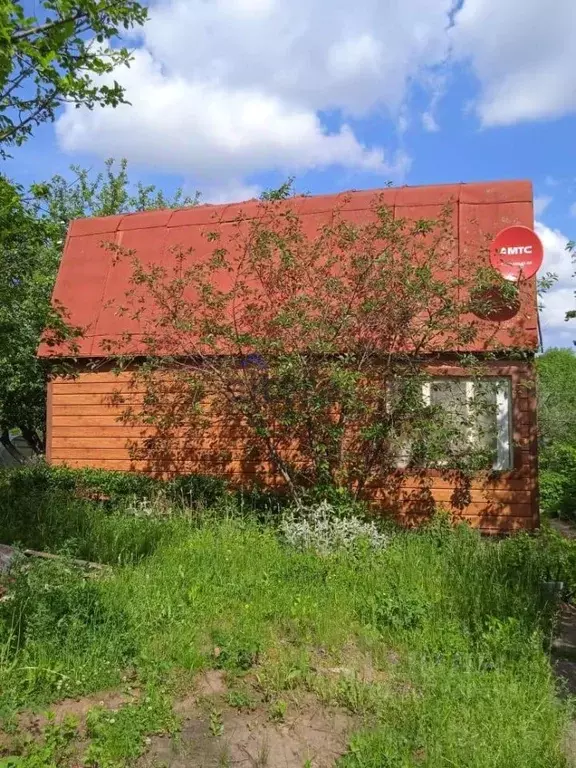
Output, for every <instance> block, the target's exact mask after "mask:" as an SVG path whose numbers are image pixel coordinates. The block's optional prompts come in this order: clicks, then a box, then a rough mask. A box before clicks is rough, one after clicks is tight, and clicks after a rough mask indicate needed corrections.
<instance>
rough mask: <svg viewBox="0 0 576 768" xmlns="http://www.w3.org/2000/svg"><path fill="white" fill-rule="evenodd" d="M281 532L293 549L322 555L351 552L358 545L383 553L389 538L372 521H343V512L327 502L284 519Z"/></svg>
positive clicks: (348, 518)
mask: <svg viewBox="0 0 576 768" xmlns="http://www.w3.org/2000/svg"><path fill="white" fill-rule="evenodd" d="M348 511H350V510H348ZM280 531H281V534H282V536H283V537H284V540H285V541H286V542H287V543H288V544H290V545H291V546H293V547H296V548H298V549H313V550H315V551H316V552H318V553H319V554H322V555H326V554H329V553H330V552H335V551H338V550H342V549H344V550H350V549H353V548H354V547H356V546H358V545H359V544H365V545H367V546H368V547H369V548H372V549H383V548H384V547H385V546H386V544H387V543H388V537H387V536H386V535H384V534H383V533H381V532H380V531H379V530H378V528H377V527H376V524H375V523H374V522H373V521H370V522H368V521H365V520H363V519H361V518H360V517H357V516H354V515H350V516H348V517H343V516H342V509H341V508H339V507H336V506H334V505H333V504H330V502H328V501H322V502H320V503H319V504H316V505H313V506H310V507H303V508H301V509H299V510H298V511H297V512H296V513H294V512H291V513H289V514H287V515H285V516H284V517H283V518H282V521H281V523H280Z"/></svg>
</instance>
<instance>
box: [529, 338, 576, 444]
mask: <svg viewBox="0 0 576 768" xmlns="http://www.w3.org/2000/svg"><path fill="white" fill-rule="evenodd" d="M536 371H537V375H538V427H539V432H540V442H541V446H542V447H543V448H544V449H546V448H547V447H548V446H549V445H552V444H554V443H564V444H566V445H576V355H575V354H574V352H573V351H572V350H570V349H555V348H552V349H548V350H546V352H545V353H544V354H543V355H539V356H538V357H537V358H536Z"/></svg>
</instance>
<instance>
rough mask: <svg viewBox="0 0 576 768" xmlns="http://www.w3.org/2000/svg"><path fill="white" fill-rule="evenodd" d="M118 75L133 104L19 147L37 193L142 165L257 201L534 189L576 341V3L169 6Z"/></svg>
mask: <svg viewBox="0 0 576 768" xmlns="http://www.w3.org/2000/svg"><path fill="white" fill-rule="evenodd" d="M129 42H130V44H131V45H133V46H134V49H135V52H134V61H133V63H132V66H131V67H130V69H123V70H121V71H120V72H118V73H117V75H116V77H117V79H118V80H119V81H120V82H121V83H122V84H123V85H124V86H125V87H126V91H127V96H128V98H129V99H130V101H131V102H132V106H131V107H122V108H119V109H117V110H99V109H97V110H94V111H93V112H88V111H85V110H76V109H73V108H69V109H68V108H67V109H66V110H65V111H63V112H62V114H61V115H60V116H59V118H58V120H57V122H56V124H55V125H49V126H43V127H42V128H41V129H39V130H37V132H36V133H35V136H34V138H33V139H32V140H30V141H29V142H28V143H27V144H26V145H25V146H24V147H22V148H19V149H17V150H16V151H15V152H14V159H13V160H12V161H9V163H8V167H7V171H8V172H9V173H10V174H11V175H12V176H14V177H15V178H17V179H18V180H19V181H21V182H23V183H29V182H32V181H37V180H41V179H46V178H48V177H50V176H51V175H52V174H54V173H63V174H65V173H66V169H67V167H68V166H69V164H70V163H80V164H82V165H86V166H90V167H94V168H95V169H96V168H99V167H100V166H101V163H102V161H103V159H105V158H107V157H116V158H120V157H126V158H127V159H128V160H129V162H130V166H131V169H132V173H131V175H132V176H133V177H134V178H135V179H140V180H143V181H145V182H154V183H156V184H158V185H159V186H161V187H163V188H166V189H170V188H174V187H177V186H180V185H182V186H183V187H184V188H185V189H186V190H187V191H189V192H191V191H194V190H196V189H198V190H200V191H201V192H202V193H203V196H204V199H205V200H208V201H224V200H235V199H238V200H241V199H246V198H248V197H252V196H254V195H256V194H258V192H259V191H261V189H262V188H266V187H270V186H275V185H278V184H279V183H281V182H282V181H283V180H285V179H286V177H287V176H289V175H294V176H296V186H297V188H298V189H299V190H300V191H306V192H310V193H319V192H326V191H337V190H341V189H350V188H356V189H358V188H369V187H378V186H383V185H384V184H385V183H386V182H388V181H391V182H393V183H395V184H404V183H407V184H432V183H443V182H454V181H479V180H487V179H513V178H529V179H531V180H532V181H533V183H534V190H535V196H536V202H537V221H538V224H537V230H538V232H539V234H540V236H541V238H542V240H543V242H544V245H545V249H546V264H545V267H544V269H545V270H546V269H551V270H552V271H554V272H556V274H558V276H559V281H558V283H557V284H556V286H555V287H554V290H553V291H552V292H551V293H550V294H549V295H548V296H547V297H546V298H545V300H544V303H545V308H544V311H543V313H542V326H543V331H544V337H545V342H546V343H547V344H548V345H551V344H560V345H567V346H570V345H572V340H573V339H575V338H576V327H571V324H566V323H565V322H564V319H563V317H564V312H565V311H566V310H567V309H572V308H574V305H575V301H574V293H573V289H574V286H575V285H576V280H574V279H572V271H573V269H572V265H571V263H570V259H569V256H568V254H567V253H566V252H565V250H564V248H565V244H566V242H567V240H569V239H572V238H575V239H576V142H575V137H576V78H575V77H574V74H573V72H574V67H575V66H576V2H574V0H554V2H552V3H544V2H542V0H522V2H520V0H506V2H504V3H503V2H502V0H463V2H462V0H459V2H454V0H387V2H384V0H354V2H352V1H351V0H153V2H151V4H150V20H149V22H148V23H147V25H146V26H145V28H144V29H143V30H140V31H139V32H138V33H133V35H132V37H131V39H130V41H129Z"/></svg>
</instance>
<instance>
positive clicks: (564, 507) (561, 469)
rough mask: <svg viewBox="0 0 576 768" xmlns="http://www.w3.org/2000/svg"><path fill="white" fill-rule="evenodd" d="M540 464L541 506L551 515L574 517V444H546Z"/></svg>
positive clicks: (575, 480) (575, 479) (575, 461)
mask: <svg viewBox="0 0 576 768" xmlns="http://www.w3.org/2000/svg"><path fill="white" fill-rule="evenodd" d="M540 464H541V469H540V497H541V503H542V508H543V509H544V510H545V511H546V512H548V513H550V514H552V515H559V516H560V517H566V518H572V519H576V445H574V444H565V443H553V444H552V445H549V446H547V447H546V448H545V449H544V451H543V452H542V455H541V460H540Z"/></svg>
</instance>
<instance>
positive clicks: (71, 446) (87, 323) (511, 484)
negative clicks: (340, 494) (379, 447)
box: [39, 181, 539, 533]
mask: <svg viewBox="0 0 576 768" xmlns="http://www.w3.org/2000/svg"><path fill="white" fill-rule="evenodd" d="M373 195H374V191H372V192H352V193H347V195H346V197H345V198H344V197H343V196H342V195H329V196H319V197H304V198H298V199H297V201H296V202H294V201H292V202H291V203H290V204H291V205H296V206H297V208H298V212H299V215H300V216H301V217H302V219H303V220H304V221H305V222H308V224H309V226H310V227H312V228H314V227H315V228H317V227H319V226H321V225H322V224H323V223H326V222H327V221H328V220H329V218H330V216H331V213H332V212H333V211H334V208H335V206H337V205H339V204H340V203H341V202H342V201H343V200H345V203H344V205H343V210H344V214H345V215H346V216H349V217H350V220H353V221H356V222H362V221H363V220H365V219H367V218H368V217H369V216H370V201H371V199H372V198H373ZM380 195H381V197H382V199H383V200H384V202H385V205H386V206H388V207H389V209H390V210H392V211H393V212H394V216H395V217H402V218H406V219H414V220H418V219H423V218H434V217H436V216H438V215H439V214H440V212H441V211H443V210H446V208H447V206H448V207H449V209H450V214H449V219H450V227H451V233H452V236H451V242H450V245H449V256H450V258H449V259H448V261H446V263H444V264H438V265H437V272H438V274H439V275H442V274H462V275H464V274H466V273H467V272H469V271H470V269H471V268H472V267H474V268H476V267H485V266H486V267H487V266H488V265H489V249H488V248H487V243H489V242H490V240H491V238H493V237H494V236H495V235H496V233H498V232H500V231H501V230H502V229H504V228H506V227H509V226H512V225H522V226H524V227H528V228H532V227H533V201H532V187H531V184H530V183H529V182H525V181H511V182H490V183H474V184H455V185H441V186H424V187H401V188H396V189H395V188H388V189H384V190H381V191H380ZM258 206H259V203H258V202H257V201H250V202H247V203H242V204H231V205H224V206H209V205H204V206H198V207H193V208H187V209H183V210H175V211H170V210H158V211H149V212H143V213H136V214H131V215H119V216H110V217H106V218H95V219H84V220H77V221H74V222H72V223H71V225H70V229H69V232H68V237H67V240H66V244H65V248H64V255H63V258H62V263H61V266H60V271H59V273H58V278H57V281H56V286H55V289H54V301H55V302H58V303H59V304H60V305H62V306H64V307H65V308H66V310H67V312H68V315H69V321H70V322H71V323H72V324H73V325H75V326H81V327H83V328H84V329H85V332H84V334H83V336H82V337H81V338H80V340H79V343H78V348H77V350H76V351H75V352H74V360H73V366H74V367H75V371H76V376H74V377H57V376H55V377H53V378H52V380H51V381H50V383H49V386H48V425H47V459H48V461H50V462H51V463H53V464H64V463H65V464H68V465H70V466H73V467H101V468H107V469H114V470H140V471H150V467H149V466H148V465H147V463H146V461H144V460H135V459H134V456H133V453H131V450H130V444H131V443H132V442H133V441H138V440H139V439H140V438H141V436H142V435H143V434H144V431H143V428H142V429H140V428H139V426H138V425H137V424H134V423H133V422H132V423H131V424H127V423H126V422H125V421H120V420H119V417H120V416H121V415H122V406H121V405H120V404H119V403H118V402H115V398H114V393H117V392H118V391H119V389H120V390H122V388H123V387H124V388H126V387H128V386H129V379H130V373H129V372H125V373H123V374H122V375H121V376H120V377H117V376H116V375H115V374H114V373H113V372H112V371H111V365H110V364H109V362H107V359H108V356H109V347H108V346H107V345H108V344H109V342H110V339H117V340H119V339H121V338H122V335H123V334H124V333H126V332H129V333H131V334H135V335H136V337H137V335H138V333H137V331H138V329H137V328H135V326H134V320H133V319H132V320H130V319H129V318H128V317H127V316H126V315H121V314H119V313H118V306H119V305H120V303H121V302H122V299H123V297H124V296H125V294H126V291H127V289H128V287H129V280H130V268H129V266H128V265H127V264H122V263H121V264H115V259H114V254H113V253H112V252H111V250H110V248H109V247H108V248H107V247H103V244H105V243H114V244H116V245H117V246H121V247H122V248H125V249H134V250H135V251H136V252H137V253H138V257H139V258H140V259H141V261H142V262H146V263H152V264H160V265H165V266H166V265H170V264H171V261H173V259H174V250H173V249H174V247H175V246H181V247H183V248H194V249H195V251H196V252H199V251H200V250H201V249H202V248H204V249H206V247H207V246H206V240H205V238H204V237H203V236H204V235H205V233H206V231H207V230H213V229H215V228H216V229H218V230H219V231H222V232H224V231H226V229H227V227H229V225H230V223H231V222H233V221H235V220H236V218H237V217H238V215H239V213H240V212H241V213H242V214H243V215H244V216H245V217H247V218H250V217H251V216H255V215H256V212H257V210H258ZM467 319H468V321H470V319H471V322H472V324H473V325H474V326H475V327H477V329H478V331H479V332H478V333H477V334H476V336H475V338H474V340H473V341H470V343H469V344H468V346H467V347H466V349H464V350H463V351H467V352H471V353H473V354H475V355H479V356H483V355H484V356H485V358H486V359H485V368H486V371H487V376H488V377H491V378H492V379H493V381H494V382H495V383H496V387H495V390H494V391H495V402H494V409H493V411H492V414H493V415H492V417H491V418H492V419H493V420H494V425H493V426H494V429H495V430H496V432H497V440H496V446H497V447H496V453H495V458H494V464H493V466H492V467H490V468H488V469H487V470H486V471H484V472H478V473H477V475H475V476H474V477H473V478H472V480H471V481H470V484H469V488H468V489H467V491H466V493H465V494H464V496H463V498H462V499H460V501H458V499H457V496H458V489H457V488H456V487H455V482H456V481H454V480H452V479H451V478H450V477H449V476H447V473H446V472H445V471H443V470H442V468H441V467H430V468H429V469H427V470H426V471H424V472H421V471H420V472H417V473H416V472H413V471H411V469H410V465H409V464H410V462H409V458H406V457H404V459H403V457H401V456H400V457H399V459H398V465H397V469H396V472H395V484H394V489H395V490H394V494H393V497H392V496H391V493H390V490H389V488H388V489H386V488H384V487H383V486H384V484H382V486H379V484H378V483H377V482H376V483H372V484H371V485H370V488H367V489H366V491H365V494H364V497H365V498H366V499H367V500H368V501H369V502H370V503H372V504H373V505H375V506H378V505H379V504H380V505H381V506H382V507H383V508H385V509H388V510H393V511H394V512H395V514H396V515H397V516H398V517H399V518H400V519H404V520H406V521H407V522H414V521H418V520H419V519H421V517H422V516H423V515H424V514H427V513H428V512H429V510H430V506H431V504H438V503H441V504H443V505H445V506H446V507H448V508H449V509H451V510H452V512H453V513H454V514H455V515H457V516H458V517H459V518H461V519H463V520H466V521H468V522H469V523H470V524H471V525H473V526H476V527H479V528H481V529H482V530H483V531H486V532H491V533H494V532H502V531H513V530H532V529H534V528H535V527H537V525H538V485H537V436H536V398H535V391H534V381H535V378H534V362H533V357H534V353H535V352H536V350H537V349H538V345H539V332H538V313H537V300H536V285H535V279H534V278H531V279H529V280H525V281H522V282H520V283H519V285H518V300H517V303H516V304H515V306H514V309H513V311H511V312H504V313H500V314H498V313H496V314H495V315H494V316H490V317H483V316H478V317H472V318H467ZM67 354H69V353H67V352H65V351H63V350H62V348H60V347H58V346H56V347H54V346H49V345H48V344H46V343H43V344H41V346H40V349H39V355H40V356H41V357H45V358H58V357H62V356H65V355H67ZM423 364H424V365H425V366H427V367H428V373H429V374H430V378H429V380H428V381H427V382H426V384H424V385H423V391H422V397H423V398H424V400H425V401H426V402H429V403H439V404H445V406H446V407H447V408H448V409H449V408H450V407H452V406H451V403H453V402H454V398H455V395H456V393H457V391H458V392H462V393H464V396H465V398H473V397H474V383H473V382H472V381H471V380H469V379H468V378H467V371H466V369H464V368H462V367H461V366H460V365H459V363H458V362H457V361H456V360H455V358H454V356H453V354H452V353H451V352H448V350H446V354H443V350H442V349H441V348H440V349H435V350H434V355H433V357H431V358H430V361H428V362H426V361H424V363H423ZM124 391H127V390H126V389H124ZM220 439H221V440H222V439H223V440H225V441H227V442H228V444H229V445H230V446H231V447H232V448H233V447H234V444H235V441H236V440H238V433H237V432H235V431H234V429H232V428H230V429H229V431H228V432H224V433H222V432H220ZM231 457H232V458H230V460H229V461H226V462H224V463H222V462H220V461H218V460H217V458H216V456H215V455H212V454H211V453H210V450H209V449H208V451H206V446H205V445H203V448H202V451H200V449H199V447H198V446H197V445H196V444H195V441H194V440H193V439H192V440H189V441H187V444H186V446H185V450H184V454H180V462H181V463H180V464H178V462H172V464H171V465H170V466H169V468H168V470H167V471H169V472H198V473H202V474H211V473H218V474H222V475H224V476H227V477H229V478H230V479H231V480H232V481H234V482H237V483H243V482H250V481H251V480H254V479H255V476H256V470H255V469H254V466H253V465H252V464H250V463H247V462H246V461H242V460H239V459H238V456H237V454H235V453H234V451H232V452H231ZM270 472H271V470H270V467H269V466H268V467H267V470H266V473H265V478H268V480H267V482H268V481H270V482H273V481H272V480H271V474H270Z"/></svg>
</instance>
